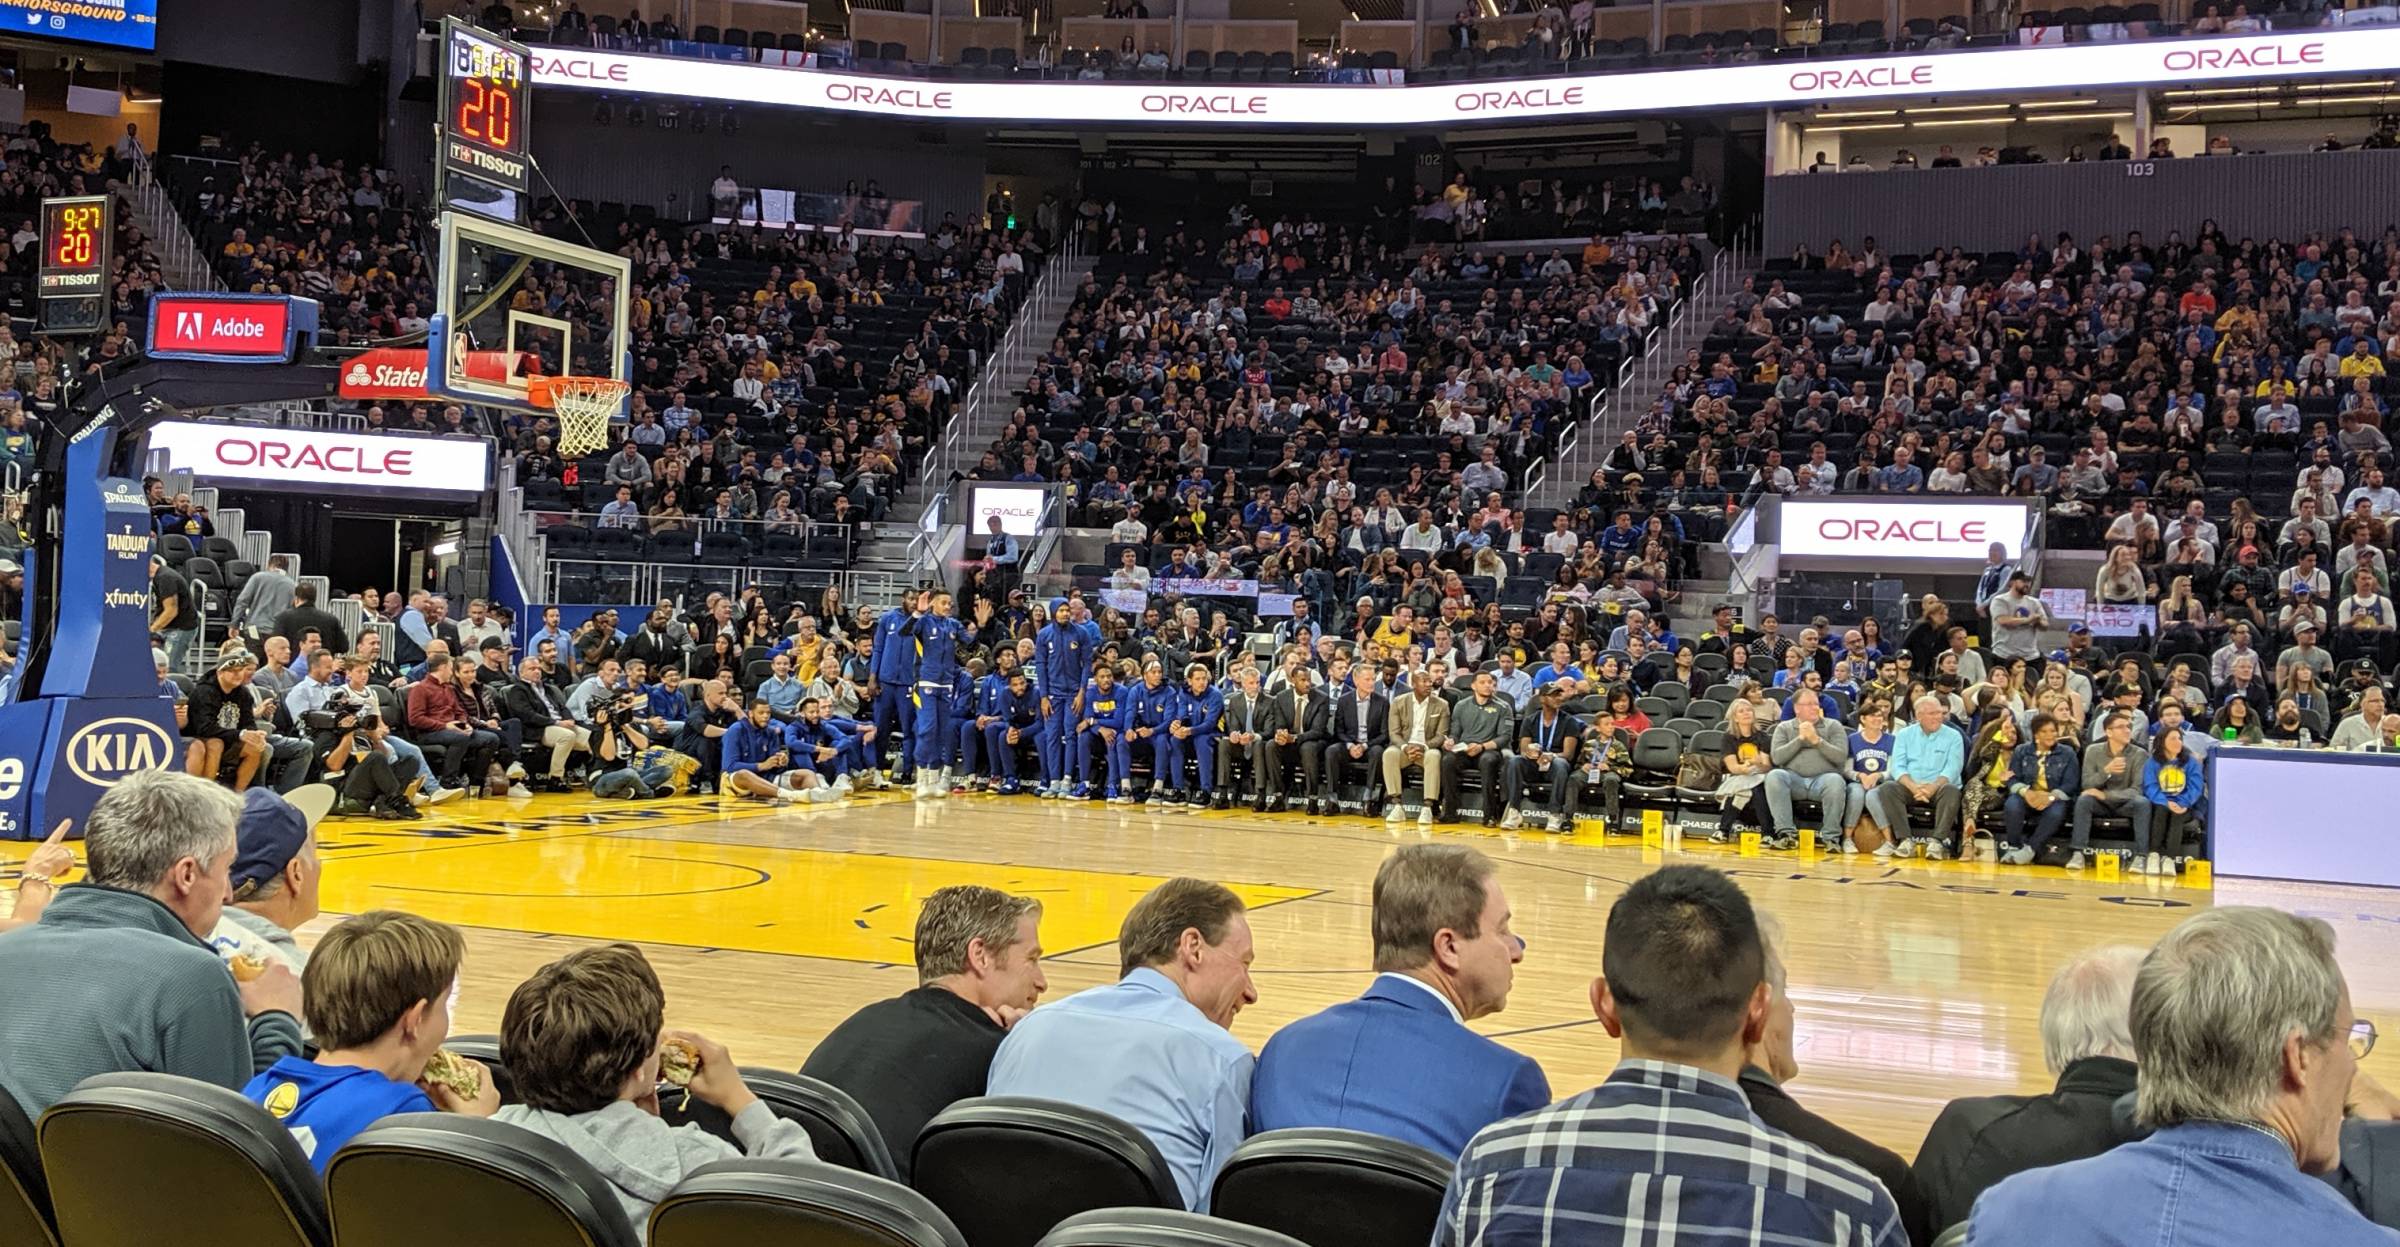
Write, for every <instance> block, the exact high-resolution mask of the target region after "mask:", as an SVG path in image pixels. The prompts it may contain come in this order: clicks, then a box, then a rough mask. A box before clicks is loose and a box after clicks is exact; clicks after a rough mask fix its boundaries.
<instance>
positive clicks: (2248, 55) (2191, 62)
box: [2159, 43, 2325, 74]
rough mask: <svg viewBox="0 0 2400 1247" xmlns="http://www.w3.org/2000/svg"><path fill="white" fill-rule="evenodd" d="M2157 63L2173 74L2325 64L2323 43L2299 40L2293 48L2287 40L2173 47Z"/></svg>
mask: <svg viewBox="0 0 2400 1247" xmlns="http://www.w3.org/2000/svg"><path fill="white" fill-rule="evenodd" d="M2159 63H2160V64H2162V65H2164V66H2166V68H2167V71H2168V72H2169V73H2177V74H2189V73H2211V72H2221V71H2224V70H2236V69H2284V68H2289V67H2291V66H2295V65H2322V64H2324V63H2325V45H2324V44H2322V43H2303V44H2301V45H2299V46H2298V47H2294V46H2292V45H2291V44H2288V43H2254V44H2250V45H2249V46H2247V47H2245V46H2243V45H2241V44H2238V43H2237V44H2233V45H2231V46H2229V47H2222V48H2176V49H2173V50H2171V51H2169V52H2168V53H2167V54H2166V56H2165V57H2163V58H2162V59H2161V60H2160V62H2159Z"/></svg>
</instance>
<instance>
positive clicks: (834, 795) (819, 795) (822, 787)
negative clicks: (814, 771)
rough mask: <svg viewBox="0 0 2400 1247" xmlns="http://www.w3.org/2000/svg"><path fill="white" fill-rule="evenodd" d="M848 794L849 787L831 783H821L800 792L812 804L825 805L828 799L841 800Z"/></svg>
mask: <svg viewBox="0 0 2400 1247" xmlns="http://www.w3.org/2000/svg"><path fill="white" fill-rule="evenodd" d="M848 795H849V790H848V789H845V788H836V787H834V786H833V785H831V784H819V785H817V786H816V787H814V788H811V789H809V790H808V791H806V792H804V793H802V794H800V799H801V800H803V801H807V802H809V803H810V804H812V805H823V804H824V803H825V802H828V801H839V800H841V799H842V798H843V797H845V796H848Z"/></svg>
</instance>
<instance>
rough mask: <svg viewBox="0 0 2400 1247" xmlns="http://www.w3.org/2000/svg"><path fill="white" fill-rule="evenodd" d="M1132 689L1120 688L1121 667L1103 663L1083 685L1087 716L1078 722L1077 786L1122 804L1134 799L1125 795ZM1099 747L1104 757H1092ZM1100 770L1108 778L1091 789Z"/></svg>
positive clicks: (1096, 795) (1131, 714)
mask: <svg viewBox="0 0 2400 1247" xmlns="http://www.w3.org/2000/svg"><path fill="white" fill-rule="evenodd" d="M1128 691H1129V690H1126V689H1121V688H1118V687H1117V669H1116V668H1115V667H1112V666H1110V665H1109V664H1107V663H1105V662H1103V663H1101V664H1099V665H1098V666H1096V667H1094V668H1093V669H1092V682H1091V683H1089V684H1086V685H1084V686H1083V717H1082V718H1080V719H1078V720H1076V723H1075V779H1076V781H1077V783H1076V785H1075V786H1076V789H1077V790H1078V791H1086V792H1088V793H1089V795H1091V796H1094V797H1104V798H1106V799H1107V800H1109V801H1114V802H1117V803H1119V804H1122V803H1124V802H1127V801H1131V800H1132V799H1133V798H1132V797H1130V796H1127V795H1126V794H1125V773H1126V770H1127V769H1128V764H1129V763H1130V761H1131V759H1130V758H1129V757H1128V755H1127V754H1126V751H1125V729H1126V728H1127V727H1129V726H1131V725H1132V723H1133V699H1132V698H1131V697H1128V696H1126V693H1127V692H1128ZM1095 749H1097V750H1098V751H1099V754H1100V760H1099V761H1098V762H1097V763H1095V762H1094V761H1093V760H1092V753H1093V750H1095ZM1095 768H1097V769H1098V771H1099V773H1100V775H1102V776H1103V777H1104V778H1105V781H1106V782H1105V783H1104V784H1103V785H1102V786H1101V787H1100V788H1096V789H1095V788H1091V787H1090V784H1091V782H1092V775H1093V772H1094V770H1095Z"/></svg>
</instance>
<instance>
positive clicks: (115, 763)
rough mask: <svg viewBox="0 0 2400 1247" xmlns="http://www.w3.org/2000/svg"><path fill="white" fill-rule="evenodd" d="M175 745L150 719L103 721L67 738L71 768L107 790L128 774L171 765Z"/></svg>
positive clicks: (68, 764) (69, 768)
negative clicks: (171, 754) (170, 756)
mask: <svg viewBox="0 0 2400 1247" xmlns="http://www.w3.org/2000/svg"><path fill="white" fill-rule="evenodd" d="M172 744H173V742H172V741H170V740H168V739H167V733H166V729H164V728H162V727H160V726H159V725H157V724H155V723H152V722H150V721H149V720H147V719H101V720H99V721H98V722H95V723H87V724H85V725H84V726H83V730H81V731H79V732H77V733H75V734H74V735H73V736H70V737H68V738H67V744H66V754H67V769H68V770H70V771H73V772H74V773H75V777H76V778H77V779H80V780H82V781H83V782H85V783H87V784H94V785H97V786H99V787H102V788H106V787H108V786H110V785H112V784H114V783H116V782H117V781H118V780H121V779H123V778H125V777H126V776H128V775H132V774H136V773H138V772H141V771H156V770H160V769H162V768H164V767H165V766H166V765H167V759H168V757H169V755H170V753H171V752H172V748H171V747H172Z"/></svg>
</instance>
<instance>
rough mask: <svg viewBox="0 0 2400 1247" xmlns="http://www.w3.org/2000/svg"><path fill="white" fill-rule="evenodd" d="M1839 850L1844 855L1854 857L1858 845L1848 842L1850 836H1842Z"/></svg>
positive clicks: (1856, 854)
mask: <svg viewBox="0 0 2400 1247" xmlns="http://www.w3.org/2000/svg"><path fill="white" fill-rule="evenodd" d="M1840 852H1841V855H1842V856H1844V857H1856V856H1858V846H1857V845H1855V844H1852V843H1851V842H1850V837H1848V836H1843V837H1842V847H1841V849H1840Z"/></svg>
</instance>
